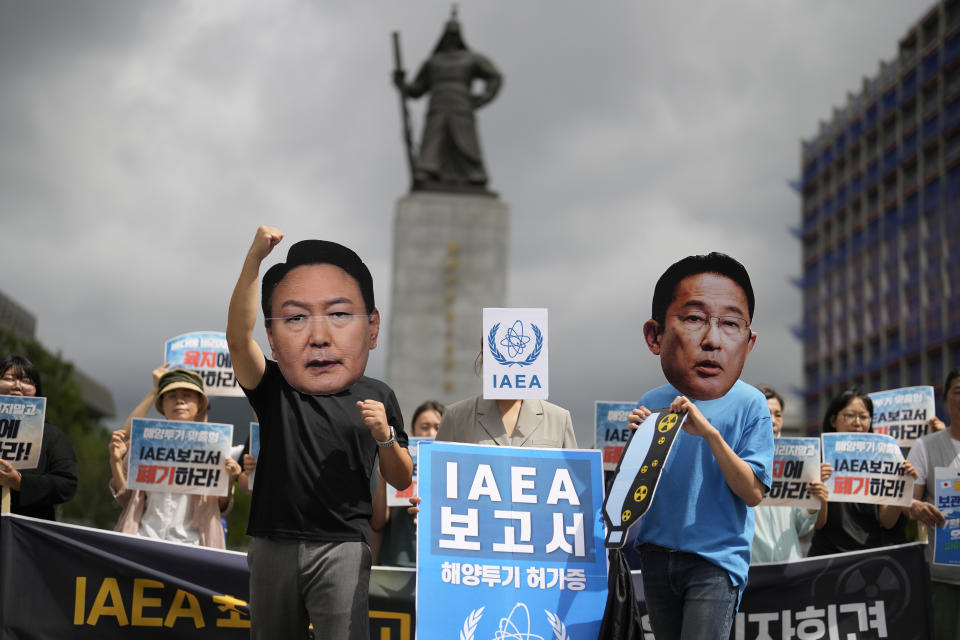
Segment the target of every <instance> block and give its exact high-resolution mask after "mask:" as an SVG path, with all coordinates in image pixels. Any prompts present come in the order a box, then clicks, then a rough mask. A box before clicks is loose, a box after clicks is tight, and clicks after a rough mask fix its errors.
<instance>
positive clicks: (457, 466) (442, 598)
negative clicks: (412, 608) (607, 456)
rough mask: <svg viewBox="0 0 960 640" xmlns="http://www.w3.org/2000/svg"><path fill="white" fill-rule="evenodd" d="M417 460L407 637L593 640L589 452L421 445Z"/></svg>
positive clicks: (598, 594) (593, 498) (599, 594)
mask: <svg viewBox="0 0 960 640" xmlns="http://www.w3.org/2000/svg"><path fill="white" fill-rule="evenodd" d="M419 457H420V461H419V475H420V497H421V498H423V502H422V503H421V504H420V514H419V522H418V527H417V616H416V619H417V630H416V631H417V633H416V635H417V637H419V638H457V637H466V638H477V639H479V638H494V637H503V638H508V637H510V638H528V637H529V638H535V637H540V638H567V637H569V638H595V637H597V633H598V631H599V628H600V619H601V617H602V615H603V609H604V605H605V603H606V597H607V568H606V567H607V562H606V553H605V551H604V547H603V535H604V532H603V521H602V519H601V517H600V508H601V505H602V502H603V493H602V482H603V481H602V469H601V458H600V452H599V451H587V450H571V449H567V450H563V449H527V448H514V447H487V446H481V445H466V444H454V443H447V442H432V443H423V444H421V445H420V456H419ZM497 634H499V635H497Z"/></svg>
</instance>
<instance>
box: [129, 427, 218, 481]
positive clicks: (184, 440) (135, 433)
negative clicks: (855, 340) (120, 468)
mask: <svg viewBox="0 0 960 640" xmlns="http://www.w3.org/2000/svg"><path fill="white" fill-rule="evenodd" d="M231 444H233V425H232V424H217V423H212V422H182V421H177V420H147V419H144V418H134V419H133V424H132V425H131V427H130V452H129V454H128V455H129V457H130V462H129V468H128V469H127V488H128V489H140V490H143V491H169V492H171V493H194V494H199V495H208V496H225V495H227V489H228V488H229V486H230V475H229V474H228V473H227V470H226V460H227V456H228V455H230V445H231Z"/></svg>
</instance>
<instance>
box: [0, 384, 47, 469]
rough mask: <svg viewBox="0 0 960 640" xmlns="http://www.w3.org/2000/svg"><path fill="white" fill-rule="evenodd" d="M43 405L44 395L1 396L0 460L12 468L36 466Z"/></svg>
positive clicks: (40, 437)
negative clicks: (42, 396) (41, 396)
mask: <svg viewBox="0 0 960 640" xmlns="http://www.w3.org/2000/svg"><path fill="white" fill-rule="evenodd" d="M46 408H47V399H46V398H35V397H30V396H0V460H3V461H5V462H8V463H10V465H11V466H12V467H13V468H14V469H36V468H37V463H38V461H39V459H40V446H41V444H42V443H43V416H44V413H45V412H46Z"/></svg>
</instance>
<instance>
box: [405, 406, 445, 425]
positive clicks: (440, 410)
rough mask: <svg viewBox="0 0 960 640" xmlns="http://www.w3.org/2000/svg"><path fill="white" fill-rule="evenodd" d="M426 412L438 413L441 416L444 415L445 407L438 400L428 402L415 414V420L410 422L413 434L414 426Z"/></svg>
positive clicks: (418, 408)
mask: <svg viewBox="0 0 960 640" xmlns="http://www.w3.org/2000/svg"><path fill="white" fill-rule="evenodd" d="M424 411H436V412H437V413H439V414H440V415H441V416H442V415H443V405H442V404H440V403H439V402H437V401H436V400H427V401H426V402H424V403H423V404H421V405H420V406H419V407H417V408H416V410H415V411H414V412H413V419H412V420H410V431H411V433H412V432H413V425H415V424H416V423H417V418H419V417H420V414H421V413H423V412H424Z"/></svg>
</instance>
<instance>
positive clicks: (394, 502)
mask: <svg viewBox="0 0 960 640" xmlns="http://www.w3.org/2000/svg"><path fill="white" fill-rule="evenodd" d="M421 442H433V438H410V442H409V447H408V449H407V451H409V452H410V457H411V458H413V480H412V481H411V482H410V486H409V487H407V488H406V489H397V488H396V487H394V486H393V485H391V484H390V483H389V482H388V483H387V506H388V507H409V506H410V498H412V497H413V496H415V495H418V494H417V458H418V456H419V450H420V447H419V446H417V445H419V444H420V443H421Z"/></svg>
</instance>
